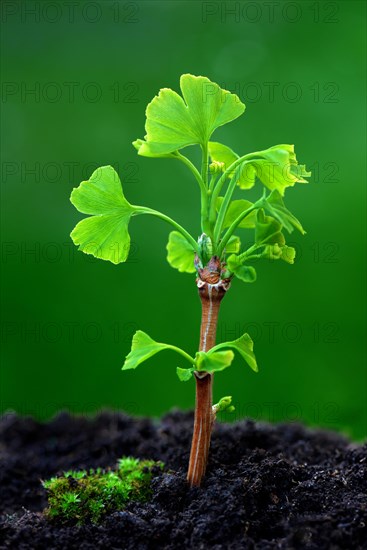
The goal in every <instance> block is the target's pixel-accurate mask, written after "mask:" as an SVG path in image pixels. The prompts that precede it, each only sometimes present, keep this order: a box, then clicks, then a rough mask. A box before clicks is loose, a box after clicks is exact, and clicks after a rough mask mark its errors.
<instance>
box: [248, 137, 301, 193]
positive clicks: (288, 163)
mask: <svg viewBox="0 0 367 550" xmlns="http://www.w3.org/2000/svg"><path fill="white" fill-rule="evenodd" d="M256 155H258V156H259V157H260V158H259V159H254V160H251V162H250V165H249V166H251V167H252V168H253V169H254V175H256V177H258V178H259V180H260V181H261V182H262V183H263V184H264V185H265V186H266V187H267V188H268V189H270V190H271V191H272V190H273V189H277V190H278V191H279V193H280V195H282V196H283V195H284V192H285V189H286V188H287V187H293V185H294V184H295V183H296V182H300V183H308V181H307V180H305V179H304V178H305V177H309V176H311V172H307V171H306V169H305V166H304V165H299V164H298V162H297V158H296V154H295V152H294V145H287V144H282V145H274V146H273V147H269V149H265V150H264V151H259V152H258V153H256Z"/></svg>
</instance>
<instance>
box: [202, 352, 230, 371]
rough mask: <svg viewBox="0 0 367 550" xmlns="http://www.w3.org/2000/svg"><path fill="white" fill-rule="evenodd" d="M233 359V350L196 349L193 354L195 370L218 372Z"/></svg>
mask: <svg viewBox="0 0 367 550" xmlns="http://www.w3.org/2000/svg"><path fill="white" fill-rule="evenodd" d="M233 359H234V353H233V351H230V350H227V351H212V350H210V351H208V352H205V351H198V352H197V353H196V356H195V367H196V370H197V371H199V372H201V371H204V372H219V371H222V370H224V369H226V368H227V367H229V366H230V364H231V363H232V361H233Z"/></svg>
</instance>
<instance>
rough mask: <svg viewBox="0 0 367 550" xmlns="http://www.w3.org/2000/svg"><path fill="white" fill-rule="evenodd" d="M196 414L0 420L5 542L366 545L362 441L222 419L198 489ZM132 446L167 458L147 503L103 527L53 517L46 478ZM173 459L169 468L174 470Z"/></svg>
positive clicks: (139, 549) (23, 546)
mask: <svg viewBox="0 0 367 550" xmlns="http://www.w3.org/2000/svg"><path fill="white" fill-rule="evenodd" d="M192 422H193V418H192V414H190V413H187V414H186V413H185V414H184V413H180V412H173V413H170V414H168V415H167V416H165V417H164V418H163V419H162V420H161V421H160V422H159V423H154V422H153V421H151V420H147V419H133V418H130V417H128V416H125V415H123V414H117V413H103V414H101V415H99V416H97V417H95V418H94V419H87V418H83V417H80V418H75V417H71V416H69V415H68V414H61V415H59V416H58V417H56V418H55V419H54V420H52V421H51V422H49V423H47V424H41V423H38V422H36V421H34V420H32V419H29V418H19V417H17V416H14V415H10V416H7V417H4V418H3V419H2V420H1V421H0V434H1V446H0V457H1V487H2V490H1V508H2V511H1V513H2V516H1V524H0V536H1V539H0V540H1V541H2V542H0V548H1V549H5V548H6V549H7V548H12V549H13V548H14V549H16V550H29V549H33V548H37V549H39V548H41V549H42V548H45V549H47V550H52V549H63V550H65V549H73V548H75V549H78V550H86V549H106V550H110V549H112V550H113V549H134V550H145V549H156V548H163V549H175V550H179V549H185V550H186V549H195V550H199V549H206V548H212V549H214V550H220V549H223V550H224V549H225V550H227V549H229V550H237V549H242V548H245V549H297V548H307V549H315V550H322V549H333V550H336V549H339V548H345V549H348V550H358V549H367V497H366V491H367V446H364V447H361V446H356V445H351V444H350V443H349V442H348V441H347V440H346V439H344V438H342V437H341V436H339V435H337V434H334V433H328V432H322V431H311V430H307V429H305V428H303V427H302V426H299V425H295V424H284V425H278V426H272V425H267V424H258V423H254V422H252V421H244V422H239V423H236V424H229V425H228V424H219V423H218V424H217V425H216V427H215V431H214V434H213V442H212V448H211V456H210V463H209V467H208V472H207V476H206V478H205V481H204V483H203V485H202V487H201V488H200V489H197V488H194V489H190V488H189V487H188V486H187V484H186V482H185V470H186V468H187V463H188V456H189V446H190V439H191V430H192ZM123 455H131V456H135V457H139V458H153V459H156V460H158V459H159V460H162V461H164V462H165V464H166V472H165V473H163V474H161V475H159V476H158V477H156V478H155V479H154V481H153V498H152V500H151V501H150V502H149V503H145V504H137V503H131V504H129V505H128V506H127V508H126V509H125V510H123V511H116V512H115V513H113V514H111V515H109V516H107V517H106V518H105V520H104V521H103V523H102V524H101V525H99V526H96V525H85V526H83V527H76V526H73V525H60V524H59V525H58V524H52V523H50V522H49V521H48V520H46V519H45V518H44V517H43V515H42V510H43V509H44V508H45V506H46V504H47V502H46V494H45V491H44V489H43V488H42V486H41V483H40V479H46V478H48V477H50V476H51V475H54V474H56V473H58V472H61V471H62V470H66V469H70V468H76V469H78V468H85V467H97V466H102V467H114V466H115V464H116V461H117V459H118V458H120V457H121V456H123ZM168 470H171V471H168Z"/></svg>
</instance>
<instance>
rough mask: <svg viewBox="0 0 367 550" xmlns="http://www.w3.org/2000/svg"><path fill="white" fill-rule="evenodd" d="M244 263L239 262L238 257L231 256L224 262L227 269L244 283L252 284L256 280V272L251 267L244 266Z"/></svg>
mask: <svg viewBox="0 0 367 550" xmlns="http://www.w3.org/2000/svg"><path fill="white" fill-rule="evenodd" d="M244 261H245V260H244ZM244 261H241V258H240V256H236V255H235V254H232V255H231V256H228V258H227V260H226V264H227V269H228V270H229V271H230V272H231V273H234V274H235V275H236V277H237V278H238V279H240V280H241V281H243V282H244V283H254V282H255V281H256V278H257V276H256V270H255V268H254V267H253V266H252V265H245V264H244Z"/></svg>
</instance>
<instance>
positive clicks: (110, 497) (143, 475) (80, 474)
mask: <svg viewBox="0 0 367 550" xmlns="http://www.w3.org/2000/svg"><path fill="white" fill-rule="evenodd" d="M162 469H163V464H162V463H161V462H154V461H153V460H138V459H136V458H131V457H125V458H122V459H120V460H119V463H118V467H117V469H116V470H102V469H101V468H97V469H95V470H92V469H91V470H88V471H87V470H82V471H74V470H70V471H68V472H64V474H63V475H61V476H58V477H53V478H51V479H49V480H47V481H44V482H43V486H44V488H45V489H46V490H47V498H48V508H46V510H45V514H46V516H47V517H48V518H49V519H57V520H58V521H61V522H72V523H77V524H78V525H82V524H84V523H85V522H87V521H91V522H92V523H98V522H99V521H100V520H101V519H102V517H103V516H104V515H105V514H107V513H111V512H113V511H116V510H121V509H123V508H124V507H125V505H126V503H127V502H128V501H131V500H134V501H141V502H144V501H146V500H148V499H149V497H150V495H151V489H150V483H151V479H152V477H153V475H155V474H157V473H158V472H159V471H161V470H162Z"/></svg>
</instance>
